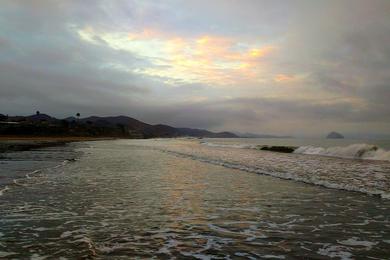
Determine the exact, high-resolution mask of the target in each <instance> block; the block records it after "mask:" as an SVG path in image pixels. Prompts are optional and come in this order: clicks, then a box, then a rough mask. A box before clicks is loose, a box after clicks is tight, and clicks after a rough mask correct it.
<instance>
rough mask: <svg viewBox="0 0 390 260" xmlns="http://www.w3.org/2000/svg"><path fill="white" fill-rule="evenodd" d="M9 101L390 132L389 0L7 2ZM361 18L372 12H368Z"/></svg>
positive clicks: (241, 126)
mask: <svg viewBox="0 0 390 260" xmlns="http://www.w3.org/2000/svg"><path fill="white" fill-rule="evenodd" d="M0 5H1V6H0V7H1V8H0V79H1V80H0V112H2V113H9V114H28V113H32V111H35V110H41V111H47V112H48V113H51V114H54V115H56V116H67V115H69V114H74V113H75V111H77V112H80V111H81V112H82V114H84V115H91V114H100V115H110V114H128V115H130V116H134V117H137V118H139V119H141V120H145V121H147V122H150V123H169V124H172V125H176V126H183V127H185V126H190V127H202V128H208V129H212V130H239V131H251V132H267V133H283V134H293V133H298V134H299V133H305V134H307V135H315V134H317V135H318V134H322V133H323V132H327V131H329V130H338V129H340V130H343V131H345V132H351V133H352V132H362V133H388V132H390V122H389V119H388V116H387V115H388V114H389V113H390V108H389V107H390V106H389V105H388V100H389V98H390V96H389V93H390V91H389V89H390V85H389V82H390V77H389V75H390V71H389V68H390V47H389V44H387V43H388V42H390V17H389V16H388V13H390V3H389V2H388V1H381V0H376V1H364V0H353V1H350V0H342V1H305V0H296V1H288V2H279V1H267V0H264V1H252V0H243V1H219V0H216V1H203V0H198V1H184V2H183V1H177V0H167V1H161V2H156V1H140V0H130V1H89V0H87V1H21V0H20V1H19V0H12V1H11V0H5V1H2V2H1V4H0ZM363 18H364V19H363Z"/></svg>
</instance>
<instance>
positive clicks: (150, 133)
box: [0, 112, 237, 138]
mask: <svg viewBox="0 0 390 260" xmlns="http://www.w3.org/2000/svg"><path fill="white" fill-rule="evenodd" d="M0 135H19V136H22V135H23V136H93V137H100V136H104V137H124V138H156V137H167V138H169V137H183V136H189V137H214V138H234V137H237V135H235V134H233V133H230V132H220V133H214V132H211V131H208V130H204V129H192V128H177V127H172V126H169V125H162V124H157V125H151V124H147V123H144V122H142V121H139V120H137V119H134V118H131V117H128V116H108V117H99V116H90V117H86V118H80V114H77V117H67V118H64V119H58V118H55V117H52V116H50V115H47V114H41V113H39V112H37V113H36V114H35V115H31V116H6V115H2V114H0Z"/></svg>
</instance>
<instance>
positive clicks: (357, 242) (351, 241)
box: [337, 237, 378, 250]
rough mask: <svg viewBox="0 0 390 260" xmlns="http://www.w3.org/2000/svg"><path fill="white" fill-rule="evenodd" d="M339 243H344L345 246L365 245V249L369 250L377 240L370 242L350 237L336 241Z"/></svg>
mask: <svg viewBox="0 0 390 260" xmlns="http://www.w3.org/2000/svg"><path fill="white" fill-rule="evenodd" d="M337 242H338V243H339V244H342V245H346V246H363V247H366V250H371V248H372V247H373V246H375V245H377V244H378V242H371V241H362V240H358V238H357V237H351V238H349V239H347V240H342V241H337Z"/></svg>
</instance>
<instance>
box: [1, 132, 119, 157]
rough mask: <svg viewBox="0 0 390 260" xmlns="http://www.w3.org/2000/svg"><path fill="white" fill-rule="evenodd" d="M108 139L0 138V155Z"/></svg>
mask: <svg viewBox="0 0 390 260" xmlns="http://www.w3.org/2000/svg"><path fill="white" fill-rule="evenodd" d="M111 139H115V138H110V137H80V136H58V137H53V136H50V137H49V136H0V153H4V152H11V151H27V150H31V149H38V148H43V147H50V146H59V145H64V144H66V143H70V142H83V141H99V140H111Z"/></svg>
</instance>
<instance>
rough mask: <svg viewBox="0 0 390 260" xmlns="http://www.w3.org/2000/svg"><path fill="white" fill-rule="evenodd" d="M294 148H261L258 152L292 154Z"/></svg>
mask: <svg viewBox="0 0 390 260" xmlns="http://www.w3.org/2000/svg"><path fill="white" fill-rule="evenodd" d="M295 148H296V147H290V146H263V147H261V148H260V150H263V151H271V152H278V153H292V152H294V150H295Z"/></svg>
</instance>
